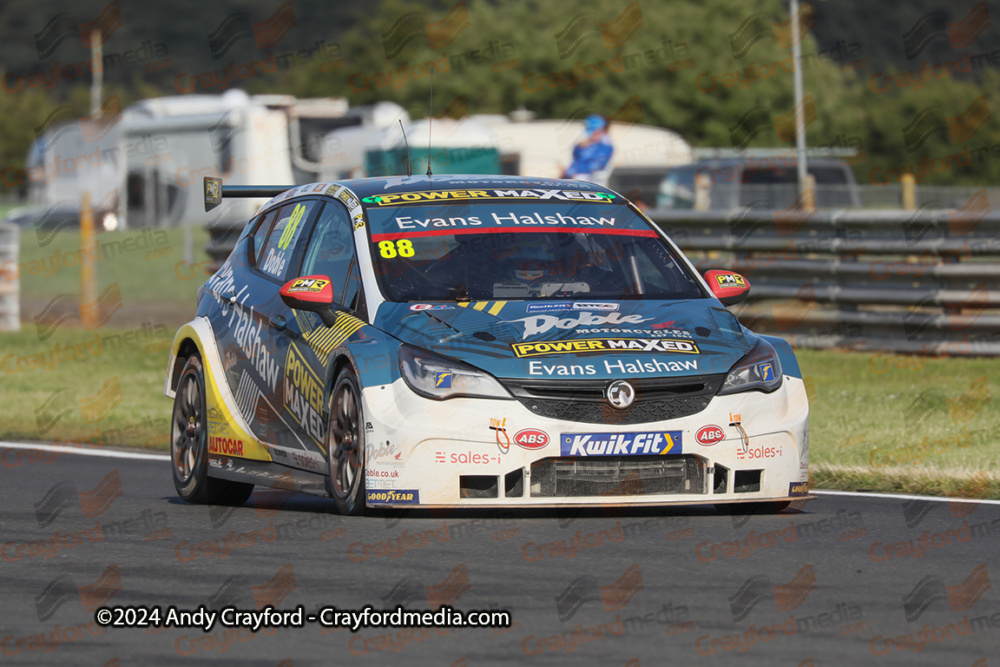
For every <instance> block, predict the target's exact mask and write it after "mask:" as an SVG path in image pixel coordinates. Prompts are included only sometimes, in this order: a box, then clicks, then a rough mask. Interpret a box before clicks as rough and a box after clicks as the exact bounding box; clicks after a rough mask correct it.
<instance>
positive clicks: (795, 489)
mask: <svg viewBox="0 0 1000 667" xmlns="http://www.w3.org/2000/svg"><path fill="white" fill-rule="evenodd" d="M788 495H790V496H807V495H809V482H792V483H790V484H789V485H788Z"/></svg>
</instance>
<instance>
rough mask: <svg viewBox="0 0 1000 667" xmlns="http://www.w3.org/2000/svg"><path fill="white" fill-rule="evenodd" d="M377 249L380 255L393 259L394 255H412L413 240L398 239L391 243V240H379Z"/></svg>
mask: <svg viewBox="0 0 1000 667" xmlns="http://www.w3.org/2000/svg"><path fill="white" fill-rule="evenodd" d="M378 251H379V254H380V255H382V257H385V258H386V259H393V258H394V257H397V256H399V257H413V255H414V254H416V253H414V251H413V241H410V240H409V239H400V240H398V241H396V242H395V243H393V242H392V241H379V242H378Z"/></svg>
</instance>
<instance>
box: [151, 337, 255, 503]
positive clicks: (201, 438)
mask: <svg viewBox="0 0 1000 667" xmlns="http://www.w3.org/2000/svg"><path fill="white" fill-rule="evenodd" d="M207 414H208V409H207V407H206V400H205V374H204V371H203V370H202V366H201V359H200V358H199V357H198V356H197V355H192V356H191V357H189V358H188V360H187V363H186V364H184V370H183V371H181V376H180V379H179V380H178V381H177V393H176V395H175V397H174V414H173V419H172V420H171V424H170V459H171V462H172V463H173V465H172V468H173V471H174V472H173V477H174V488H175V489H177V494H178V495H179V496H180V497H181V498H183V499H184V500H186V501H188V502H190V503H199V504H218V505H242V504H243V503H245V502H246V500H247V498H249V497H250V494H251V493H253V484H244V483H241V482H230V481H228V480H224V479H216V478H214V477H209V476H208V418H207Z"/></svg>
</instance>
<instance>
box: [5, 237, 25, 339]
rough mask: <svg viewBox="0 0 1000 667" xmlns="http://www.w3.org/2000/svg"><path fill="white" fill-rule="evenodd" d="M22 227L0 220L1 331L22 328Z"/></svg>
mask: <svg viewBox="0 0 1000 667" xmlns="http://www.w3.org/2000/svg"><path fill="white" fill-rule="evenodd" d="M19 234H20V229H19V228H18V227H17V226H16V225H11V224H8V223H5V222H0V331H20V330H21V310H20V308H21V283H20V270H19V269H18V264H17V259H18V254H19V252H20V248H21V245H20V238H19Z"/></svg>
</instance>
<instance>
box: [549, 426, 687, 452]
mask: <svg viewBox="0 0 1000 667" xmlns="http://www.w3.org/2000/svg"><path fill="white" fill-rule="evenodd" d="M559 440H560V444H559V451H560V453H561V454H562V455H563V456H662V455H664V454H681V453H683V446H682V440H681V432H680V431H644V432H639V433H563V434H562V435H561V436H560V438H559Z"/></svg>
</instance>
